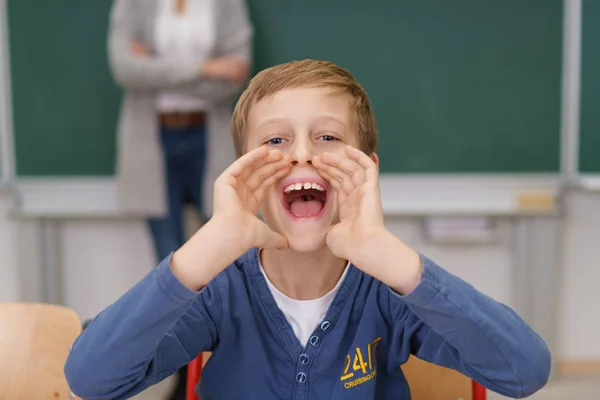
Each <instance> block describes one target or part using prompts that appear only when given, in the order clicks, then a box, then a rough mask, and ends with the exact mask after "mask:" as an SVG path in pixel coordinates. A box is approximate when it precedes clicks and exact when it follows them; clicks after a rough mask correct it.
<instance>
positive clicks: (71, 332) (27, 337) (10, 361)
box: [0, 303, 81, 400]
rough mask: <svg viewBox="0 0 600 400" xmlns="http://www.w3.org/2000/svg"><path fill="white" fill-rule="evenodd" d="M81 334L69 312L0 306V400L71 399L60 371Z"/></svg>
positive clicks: (45, 306) (47, 306)
mask: <svg viewBox="0 0 600 400" xmlns="http://www.w3.org/2000/svg"><path fill="white" fill-rule="evenodd" d="M80 332H81V322H80V320H79V318H78V316H77V314H76V313H75V312H74V311H73V310H71V309H68V308H65V307H61V306H56V305H51V304H34V303H0V399H10V400H32V399H35V400H63V399H70V398H71V391H70V390H69V387H68V385H67V380H66V378H65V375H64V372H63V370H64V365H65V362H66V360H67V356H68V354H69V350H70V348H71V345H72V344H73V342H74V341H75V339H76V338H77V336H78V335H79V333H80Z"/></svg>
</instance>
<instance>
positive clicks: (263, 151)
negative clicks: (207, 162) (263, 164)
mask: <svg viewBox="0 0 600 400" xmlns="http://www.w3.org/2000/svg"><path fill="white" fill-rule="evenodd" d="M269 154H270V153H269V150H268V149H267V148H266V147H264V146H261V147H258V148H256V149H254V150H252V151H249V152H248V153H246V154H244V155H243V156H241V157H240V158H238V159H237V160H236V161H235V162H234V163H233V164H231V165H230V166H229V168H227V170H226V171H225V172H226V174H227V175H231V176H232V177H234V178H239V177H241V176H242V174H243V173H244V172H247V171H248V169H249V168H250V167H252V165H253V164H255V163H256V162H258V161H261V160H263V159H264V158H266V157H267V156H268V155H269Z"/></svg>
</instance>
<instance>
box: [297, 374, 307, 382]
mask: <svg viewBox="0 0 600 400" xmlns="http://www.w3.org/2000/svg"><path fill="white" fill-rule="evenodd" d="M296 381H298V383H304V382H306V374H305V373H304V372H298V375H296Z"/></svg>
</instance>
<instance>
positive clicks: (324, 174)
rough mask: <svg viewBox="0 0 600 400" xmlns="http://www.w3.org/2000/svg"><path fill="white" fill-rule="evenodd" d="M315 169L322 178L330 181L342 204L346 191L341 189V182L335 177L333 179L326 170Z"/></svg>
mask: <svg viewBox="0 0 600 400" xmlns="http://www.w3.org/2000/svg"><path fill="white" fill-rule="evenodd" d="M317 171H318V172H319V175H321V176H322V177H323V179H325V180H326V181H328V182H330V183H331V186H333V188H334V189H335V191H336V193H337V196H338V201H339V203H340V204H342V203H343V202H344V200H346V193H344V191H343V190H342V186H341V183H340V182H339V181H338V180H337V179H334V178H333V177H332V176H331V175H329V174H328V173H327V172H325V171H321V170H317Z"/></svg>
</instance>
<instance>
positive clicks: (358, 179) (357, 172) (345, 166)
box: [323, 153, 365, 186]
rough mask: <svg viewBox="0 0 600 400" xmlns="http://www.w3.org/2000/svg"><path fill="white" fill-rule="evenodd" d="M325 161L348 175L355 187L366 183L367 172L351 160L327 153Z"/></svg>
mask: <svg viewBox="0 0 600 400" xmlns="http://www.w3.org/2000/svg"><path fill="white" fill-rule="evenodd" d="M323 161H324V162H325V163H326V164H328V165H330V166H332V167H335V168H337V169H339V170H340V171H342V172H343V173H345V174H346V175H348V176H349V177H350V180H351V181H352V183H353V184H354V186H360V185H362V184H363V183H365V171H364V169H363V167H361V166H360V165H359V164H358V163H357V162H355V161H354V160H352V159H351V158H349V157H344V156H340V155H337V154H331V153H325V154H323Z"/></svg>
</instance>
